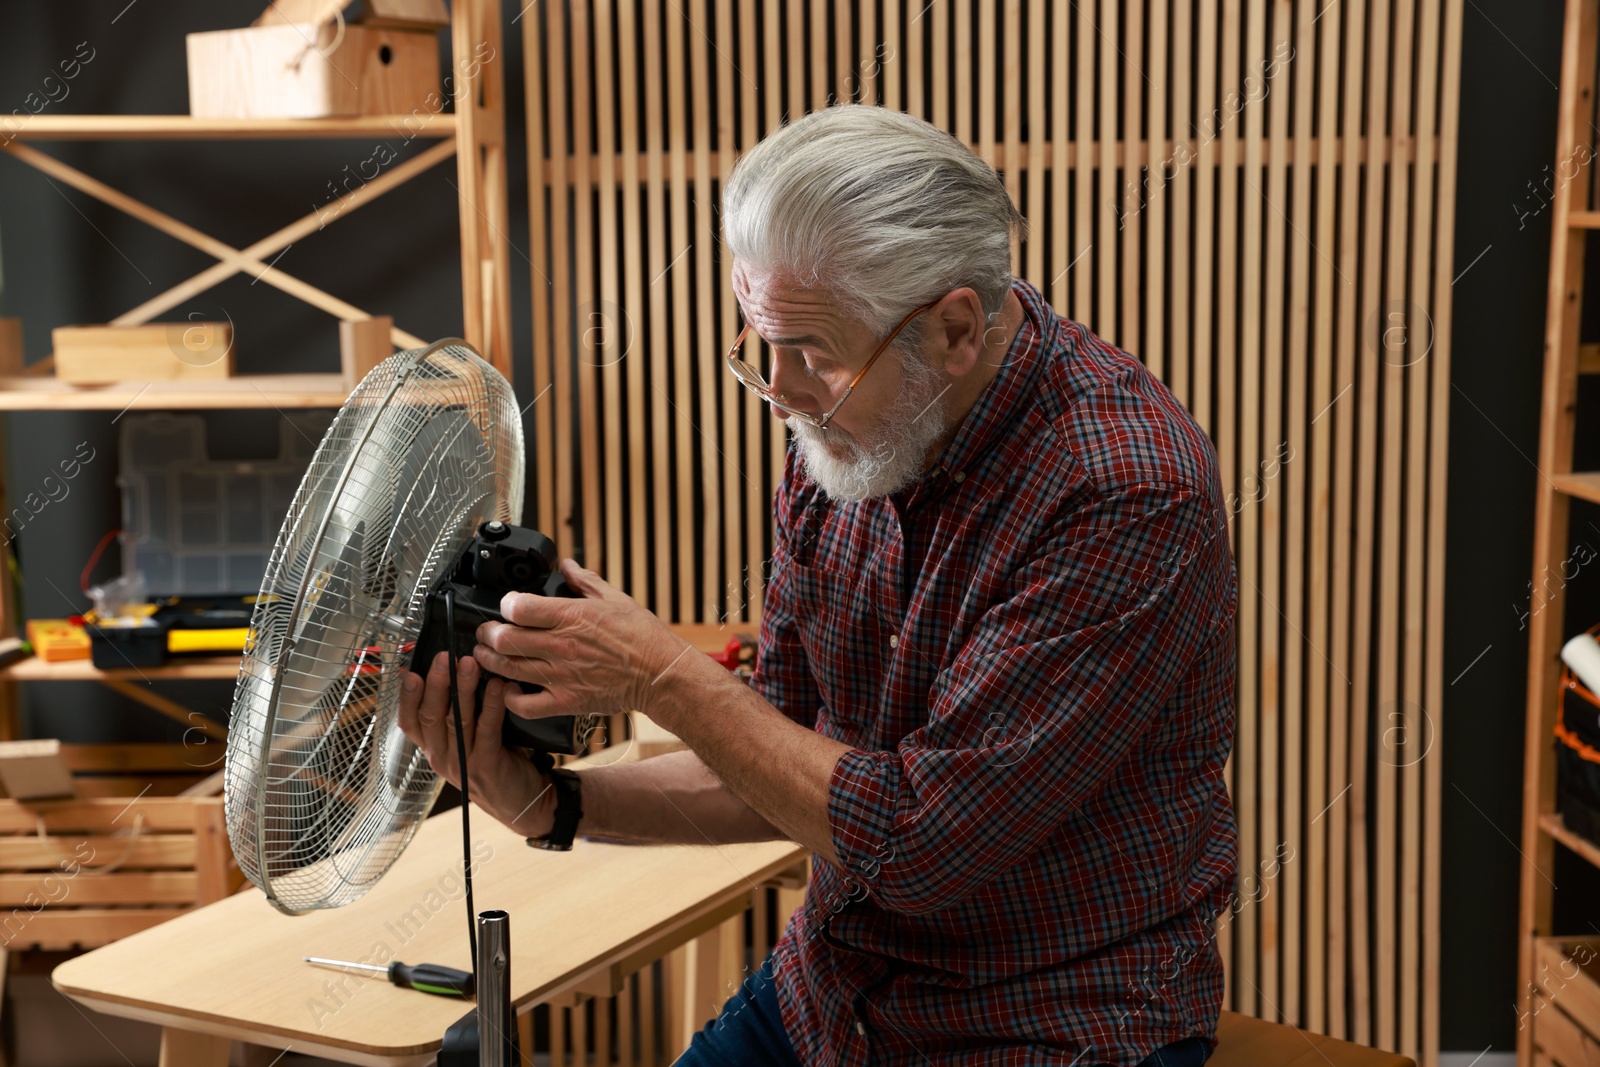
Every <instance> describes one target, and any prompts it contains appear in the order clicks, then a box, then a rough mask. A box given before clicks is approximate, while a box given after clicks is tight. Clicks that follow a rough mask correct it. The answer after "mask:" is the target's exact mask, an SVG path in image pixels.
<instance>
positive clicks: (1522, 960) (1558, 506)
mask: <svg viewBox="0 0 1600 1067" xmlns="http://www.w3.org/2000/svg"><path fill="white" fill-rule="evenodd" d="M1597 14H1600V13H1597V11H1596V4H1595V3H1594V0H1571V2H1569V3H1568V4H1567V5H1566V21H1565V24H1564V27H1563V32H1562V59H1561V90H1560V95H1559V110H1558V114H1557V120H1556V145H1555V148H1556V157H1557V158H1558V159H1559V158H1561V157H1562V156H1563V155H1564V154H1565V153H1566V152H1567V151H1568V147H1567V146H1568V145H1570V144H1572V143H1573V141H1572V140H1571V137H1572V135H1573V134H1574V133H1576V132H1578V131H1580V130H1582V129H1583V124H1584V123H1587V122H1588V121H1590V114H1589V112H1590V108H1591V106H1592V101H1591V100H1590V99H1585V98H1584V97H1583V96H1582V94H1584V93H1587V92H1588V91H1589V87H1590V86H1592V84H1593V79H1594V74H1595V45H1594V41H1595V37H1596V28H1597V25H1600V18H1597ZM1585 140H1587V138H1586V139H1585ZM1572 198H1573V192H1572V186H1571V183H1564V184H1560V185H1558V187H1557V189H1556V193H1555V200H1554V209H1553V211H1554V213H1553V216H1552V219H1551V227H1550V280H1549V291H1548V294H1547V297H1546V313H1545V346H1544V351H1545V363H1544V373H1543V387H1542V389H1541V396H1540V411H1541V414H1542V416H1543V417H1542V422H1541V427H1540V433H1539V459H1540V461H1541V462H1542V463H1545V464H1548V466H1545V467H1541V468H1540V469H1542V470H1546V471H1549V472H1551V473H1552V474H1555V475H1558V476H1559V475H1560V474H1562V473H1565V472H1567V471H1570V470H1571V467H1572V446H1573V440H1574V430H1575V427H1574V422H1575V419H1574V417H1573V415H1574V412H1575V410H1576V404H1577V376H1576V374H1575V373H1574V368H1575V366H1576V363H1577V347H1578V342H1579V336H1580V326H1581V323H1582V303H1583V301H1582V294H1583V291H1584V264H1585V254H1586V246H1587V241H1588V232H1587V231H1586V230H1583V229H1574V228H1571V227H1570V226H1568V225H1567V223H1568V222H1569V221H1570V216H1571V214H1572V211H1573V208H1574V207H1575V206H1578V205H1574V204H1573V202H1572ZM1570 503H1571V501H1570V498H1569V497H1568V496H1567V495H1566V494H1565V493H1561V492H1548V491H1545V492H1540V493H1539V494H1538V495H1537V497H1536V498H1535V506H1534V528H1533V545H1534V554H1533V577H1534V580H1536V581H1542V578H1541V576H1542V575H1544V574H1547V573H1548V568H1550V567H1552V566H1559V564H1560V561H1561V560H1563V559H1564V558H1566V549H1567V531H1568V525H1569V516H1570ZM1565 603H1566V595H1565V589H1564V588H1561V587H1558V588H1557V589H1556V590H1554V591H1553V594H1552V596H1551V597H1550V599H1549V601H1548V602H1547V603H1546V604H1545V605H1544V609H1543V610H1541V611H1539V612H1537V613H1535V614H1534V615H1533V617H1532V618H1531V620H1530V621H1529V624H1528V681H1527V698H1526V699H1527V705H1526V712H1525V730H1526V736H1525V741H1524V756H1523V759H1524V764H1523V787H1522V788H1523V798H1522V849H1521V852H1522V865H1521V870H1520V873H1521V887H1520V888H1521V892H1520V894H1519V896H1520V905H1519V908H1518V916H1517V920H1518V925H1517V929H1518V941H1519V944H1518V950H1519V951H1518V968H1517V969H1518V981H1517V991H1518V1001H1519V1005H1518V1009H1519V1010H1518V1014H1519V1016H1523V1015H1526V1014H1528V1012H1529V1011H1531V1009H1532V1003H1531V1001H1530V985H1531V983H1532V982H1533V981H1534V980H1535V973H1536V972H1535V970H1534V968H1535V967H1536V966H1537V963H1538V960H1537V957H1536V938H1537V937H1538V936H1539V935H1541V934H1548V933H1550V932H1551V922H1552V919H1553V904H1554V900H1553V889H1552V888H1551V887H1550V886H1549V885H1548V881H1549V878H1550V875H1549V873H1547V872H1549V871H1551V870H1552V861H1553V860H1554V848H1553V845H1552V844H1551V842H1550V840H1548V839H1546V838H1544V837H1542V836H1541V834H1540V832H1539V819H1540V816H1541V815H1543V814H1547V813H1551V812H1553V811H1554V808H1555V781H1554V774H1553V773H1552V772H1553V769H1554V768H1553V764H1554V759H1553V753H1552V752H1551V751H1550V740H1549V739H1550V731H1551V728H1552V726H1553V724H1554V719H1555V712H1556V708H1557V707H1558V703H1557V702H1558V701H1559V700H1560V690H1559V684H1560V683H1559V678H1560V671H1559V667H1558V664H1559V662H1560V661H1559V659H1558V656H1559V649H1560V646H1561V643H1562V641H1563V639H1564V636H1565V635H1564V634H1563V633H1562V627H1561V625H1560V620H1562V618H1563V616H1564V614H1565ZM1530 1049H1531V1042H1530V1034H1529V1033H1528V1032H1527V1028H1523V1029H1520V1030H1519V1031H1518V1033H1517V1050H1518V1055H1519V1056H1520V1057H1522V1058H1523V1059H1526V1058H1527V1056H1528V1053H1529V1051H1530Z"/></svg>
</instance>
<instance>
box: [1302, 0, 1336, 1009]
mask: <svg viewBox="0 0 1600 1067" xmlns="http://www.w3.org/2000/svg"><path fill="white" fill-rule="evenodd" d="M1307 6H1308V5H1307V3H1306V2H1304V0H1303V2H1302V4H1301V7H1300V8H1299V11H1300V14H1299V17H1298V24H1299V36H1298V39H1297V41H1296V55H1295V62H1294V66H1295V81H1296V85H1297V87H1298V86H1300V85H1303V84H1307V83H1309V81H1310V71H1311V69H1312V64H1311V63H1310V62H1309V61H1310V60H1311V59H1313V58H1314V57H1315V55H1316V51H1314V49H1313V43H1314V38H1313V37H1312V36H1311V35H1312V33H1313V31H1316V32H1320V33H1321V35H1322V37H1321V44H1320V46H1318V47H1320V50H1321V53H1322V55H1324V56H1326V57H1328V60H1327V67H1326V68H1325V70H1326V71H1327V72H1330V73H1324V74H1323V76H1322V79H1321V81H1322V82H1323V85H1322V86H1321V92H1320V93H1319V94H1318V104H1319V113H1318V119H1317V124H1318V129H1319V131H1320V137H1319V139H1318V141H1317V166H1316V189H1317V194H1316V195H1317V230H1316V245H1315V247H1316V248H1317V250H1318V263H1317V265H1316V287H1315V293H1314V295H1313V296H1312V301H1313V305H1312V306H1313V307H1314V308H1316V309H1318V310H1319V311H1320V313H1319V314H1317V315H1316V316H1315V323H1316V326H1315V329H1316V338H1315V343H1314V345H1313V354H1312V363H1313V366H1314V367H1315V369H1316V381H1315V383H1314V385H1313V388H1312V403H1311V407H1312V410H1313V412H1314V414H1313V415H1312V417H1311V434H1312V440H1311V444H1310V452H1309V453H1308V454H1307V456H1306V459H1308V460H1312V461H1313V466H1312V468H1311V472H1310V482H1311V511H1310V515H1309V516H1308V517H1307V526H1308V529H1309V530H1310V552H1309V553H1308V557H1307V564H1308V568H1309V570H1310V572H1311V573H1312V574H1329V573H1333V563H1332V560H1331V558H1330V555H1331V545H1330V537H1329V522H1330V518H1329V514H1330V513H1329V504H1330V500H1331V493H1332V489H1331V487H1330V485H1329V463H1328V462H1326V461H1323V460H1321V459H1320V457H1324V456H1328V455H1329V454H1330V451H1329V450H1330V447H1331V446H1330V441H1331V435H1332V429H1333V425H1334V422H1335V420H1334V419H1333V418H1332V417H1329V414H1328V413H1329V410H1330V408H1331V407H1332V405H1333V404H1334V403H1336V400H1335V391H1336V390H1339V389H1341V388H1342V383H1341V382H1338V381H1336V379H1335V378H1334V367H1333V325H1334V316H1333V315H1331V314H1329V313H1328V312H1327V310H1326V309H1328V308H1329V307H1330V306H1331V304H1332V302H1333V293H1334V271H1333V269H1332V266H1333V264H1332V257H1334V256H1337V255H1338V254H1339V250H1338V248H1337V246H1336V245H1335V243H1334V232H1335V231H1334V221H1335V216H1334V207H1335V206H1336V204H1337V199H1336V190H1337V176H1338V169H1337V163H1338V159H1337V155H1336V153H1337V149H1338V145H1339V139H1338V134H1339V130H1338V114H1339V112H1338V107H1339V97H1338V94H1337V93H1336V92H1334V85H1333V84H1331V82H1332V77H1333V76H1334V75H1336V74H1337V72H1338V64H1337V62H1336V57H1337V56H1338V55H1339V20H1338V19H1336V18H1330V19H1324V20H1321V25H1320V26H1316V25H1314V21H1315V17H1314V15H1313V16H1308V15H1306V13H1305V10H1306V7H1307ZM1310 6H1314V4H1311V5H1310ZM1297 91H1300V90H1299V89H1298V88H1297ZM1297 121H1298V120H1297ZM1300 129H1305V127H1304V126H1299V127H1298V128H1297V131H1296V136H1297V137H1299V136H1300V134H1299V132H1298V131H1299V130H1300ZM1307 137H1308V139H1309V134H1307ZM1308 143H1309V140H1308ZM1307 258H1308V259H1309V257H1307ZM1307 314H1308V315H1309V314H1310V312H1308V313H1307ZM1302 484H1303V483H1302ZM1339 540H1340V541H1341V542H1342V541H1344V540H1345V539H1344V538H1340V539H1339ZM1290 544H1294V541H1293V539H1292V538H1291V540H1290ZM1310 594H1311V595H1310V605H1311V606H1310V618H1309V628H1308V634H1307V642H1306V643H1307V644H1308V645H1310V647H1311V654H1309V655H1308V656H1307V657H1306V662H1307V664H1308V667H1309V672H1308V681H1307V685H1306V694H1307V702H1308V705H1309V707H1308V713H1309V714H1308V718H1307V726H1306V735H1307V737H1308V738H1309V744H1310V745H1311V746H1315V747H1313V748H1312V752H1311V758H1310V759H1309V761H1308V763H1309V775H1308V777H1309V783H1308V786H1309V787H1308V789H1307V794H1306V808H1307V811H1308V812H1316V814H1315V815H1312V816H1311V821H1310V824H1309V826H1308V828H1307V834H1306V838H1305V852H1304V854H1303V855H1304V866H1303V868H1302V870H1301V872H1300V873H1301V875H1302V876H1303V877H1304V878H1305V879H1306V951H1307V956H1308V963H1307V967H1306V990H1305V1019H1306V1021H1307V1024H1308V1028H1309V1029H1312V1030H1315V1031H1316V1032H1318V1033H1324V1032H1326V1027H1327V1019H1328V1000H1327V998H1328V990H1329V988H1330V987H1332V982H1331V981H1330V978H1329V972H1330V970H1331V968H1332V957H1333V956H1334V955H1335V954H1336V953H1337V952H1338V951H1339V946H1338V944H1337V943H1335V942H1334V940H1333V939H1332V937H1331V936H1330V929H1331V927H1332V926H1333V925H1334V924H1335V923H1337V922H1338V921H1339V920H1340V919H1341V918H1342V917H1340V916H1337V915H1335V914H1333V912H1332V909H1331V908H1330V906H1329V903H1328V900H1329V895H1330V894H1329V881H1330V879H1331V878H1332V863H1331V858H1330V857H1329V851H1330V848H1331V846H1330V845H1329V843H1328V842H1329V841H1330V835H1329V832H1328V830H1329V821H1325V820H1327V811H1328V805H1329V803H1331V801H1332V796H1331V793H1332V792H1333V789H1332V788H1330V783H1332V782H1337V781H1341V780H1342V779H1341V778H1340V777H1339V776H1338V775H1336V774H1335V773H1334V762H1335V761H1334V758H1333V755H1332V752H1333V749H1334V747H1335V745H1336V743H1337V740H1338V738H1339V737H1341V736H1343V731H1342V730H1341V729H1340V728H1339V727H1338V726H1336V725H1330V724H1331V723H1332V721H1333V720H1332V716H1331V714H1330V711H1331V709H1330V707H1329V705H1330V703H1331V701H1332V694H1331V693H1330V687H1331V686H1333V685H1334V684H1335V682H1334V675H1333V674H1332V672H1330V670H1329V661H1328V658H1327V656H1326V655H1323V654H1322V653H1321V652H1320V651H1319V650H1322V649H1326V648H1328V647H1329V642H1328V634H1329V624H1328V611H1329V595H1328V594H1329V589H1328V583H1327V582H1323V581H1314V582H1312V583H1311V589H1310ZM1330 729H1331V730H1332V731H1333V733H1332V735H1331V736H1330V734H1329V731H1330ZM1324 747H1325V748H1326V750H1327V752H1328V755H1327V756H1326V758H1324V756H1323V752H1322V751H1321V749H1322V748H1324ZM1334 788H1337V787H1334ZM1340 992H1341V996H1342V992H1343V991H1342V990H1341V991H1340Z"/></svg>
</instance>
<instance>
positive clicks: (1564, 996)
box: [1518, 937, 1600, 1067]
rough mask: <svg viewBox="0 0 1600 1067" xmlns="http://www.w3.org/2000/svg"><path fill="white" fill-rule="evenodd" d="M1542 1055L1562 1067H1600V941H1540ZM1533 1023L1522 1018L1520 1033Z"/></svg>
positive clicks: (1537, 1033) (1538, 1032)
mask: <svg viewBox="0 0 1600 1067" xmlns="http://www.w3.org/2000/svg"><path fill="white" fill-rule="evenodd" d="M1533 945H1534V987H1535V995H1534V998H1533V1009H1532V1019H1531V1021H1532V1023H1533V1044H1534V1047H1535V1048H1536V1049H1538V1050H1539V1051H1540V1052H1542V1053H1543V1054H1544V1055H1546V1056H1548V1057H1549V1058H1550V1060H1552V1061H1554V1062H1555V1063H1559V1064H1560V1065H1561V1067H1600V940H1596V939H1594V938H1581V937H1579V938H1563V937H1538V938H1534V942H1533ZM1529 1021H1530V1020H1528V1019H1526V1018H1519V1019H1518V1023H1519V1027H1520V1026H1521V1025H1525V1024H1526V1023H1527V1022H1529Z"/></svg>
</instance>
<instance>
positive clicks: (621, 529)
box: [595, 3, 648, 593]
mask: <svg viewBox="0 0 1600 1067" xmlns="http://www.w3.org/2000/svg"><path fill="white" fill-rule="evenodd" d="M647 6H648V5H647ZM597 10H598V11H600V12H603V13H604V16H603V17H604V20H605V24H604V29H603V30H601V28H600V27H601V19H600V18H596V19H595V27H596V33H595V54H596V56H597V57H598V61H597V62H596V63H595V68H596V69H595V86H596V93H595V95H596V96H597V97H598V99H599V101H600V110H599V112H598V114H599V119H600V121H599V124H598V126H597V129H598V131H599V138H600V160H601V164H600V166H601V176H602V177H601V182H600V299H601V306H602V308H603V309H604V311H603V314H604V315H605V316H606V317H607V319H608V320H609V322H608V323H607V333H608V338H607V339H608V340H609V341H610V344H609V345H608V347H607V350H606V354H605V358H604V359H603V360H601V363H600V370H599V376H600V385H601V390H602V393H603V395H604V397H605V399H604V401H603V403H602V406H601V420H602V424H603V425H604V427H605V439H606V444H605V468H604V473H603V474H602V475H601V481H602V484H603V486H604V492H605V516H606V517H605V523H606V566H605V570H604V572H603V573H604V574H605V575H606V579H607V581H609V582H610V583H611V584H612V585H615V586H617V587H618V588H620V589H632V588H635V585H634V582H633V577H634V574H636V573H637V571H638V569H639V568H640V567H642V565H643V562H644V561H643V559H642V558H639V556H637V555H636V556H635V558H634V559H633V560H632V564H633V566H632V568H631V571H630V568H629V566H628V564H629V562H630V561H629V559H628V556H629V551H628V550H629V547H630V543H629V537H628V535H629V534H630V533H633V532H634V527H635V526H636V525H642V524H630V523H627V522H624V521H623V499H624V497H625V496H630V494H629V493H628V490H629V489H630V488H631V489H632V494H631V499H632V501H633V502H634V503H635V504H637V503H638V501H639V498H640V497H642V495H643V493H644V486H643V479H642V478H639V477H637V476H636V477H634V478H632V479H630V478H628V477H627V475H626V474H625V473H624V466H623V463H624V459H625V458H626V460H627V461H628V463H629V465H630V467H631V469H632V470H633V471H634V472H636V473H637V472H642V471H643V470H644V469H645V468H644V467H643V466H641V460H642V459H643V458H644V453H645V449H646V445H645V442H644V440H643V438H644V433H643V427H644V425H645V421H644V419H645V415H644V388H643V383H642V382H640V380H639V374H638V373H636V372H639V371H640V368H639V367H638V366H637V365H638V364H639V363H641V362H643V359H634V360H629V359H628V356H629V355H630V354H631V345H632V342H633V339H634V338H635V337H636V336H637V335H638V334H639V333H640V332H641V331H642V330H643V329H644V305H643V302H642V300H641V299H640V297H641V293H640V287H641V284H642V283H641V282H640V280H639V275H640V272H641V271H642V270H643V266H642V257H641V254H640V252H641V249H640V245H641V244H642V243H643V238H644V235H643V233H642V232H641V231H640V229H639V164H640V159H639V155H640V153H639V116H638V112H637V110H636V101H637V99H638V96H637V93H638V77H639V67H638V62H639V60H638V56H637V55H636V54H635V52H634V49H635V48H636V47H637V46H638V37H637V32H638V31H637V28H636V26H635V23H634V17H635V13H636V8H635V5H633V4H618V5H616V8H615V16H616V21H615V23H613V22H612V5H611V4H610V3H602V4H599V5H598V6H597ZM613 48H615V49H616V50H617V56H616V59H615V64H616V65H615V67H613V65H612V64H613V60H612V55H611V53H612V49H613ZM619 128H620V131H621V133H620V140H621V147H620V149H619V148H618V147H617V138H618V130H619ZM619 163H620V168H621V172H622V176H621V185H620V189H619V187H618V184H617V182H616V176H617V169H618V166H619ZM619 198H620V199H621V201H622V212H621V213H622V232H621V234H620V237H619V235H618V232H617V201H618V199H619ZM619 240H620V242H621V245H622V252H621V256H620V262H619V257H618V252H617V245H618V242H619ZM624 371H626V383H624ZM624 388H626V395H624ZM624 428H627V429H630V430H633V432H630V433H628V434H627V435H626V436H624V434H623V430H624ZM638 514H639V512H635V515H638ZM638 545H639V535H638V534H637V533H635V534H634V537H633V539H632V547H634V548H637V547H638ZM642 584H643V583H642V582H641V583H639V586H640V587H641V593H642Z"/></svg>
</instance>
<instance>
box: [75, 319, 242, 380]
mask: <svg viewBox="0 0 1600 1067" xmlns="http://www.w3.org/2000/svg"><path fill="white" fill-rule="evenodd" d="M50 336H51V340H52V341H53V342H54V344H55V358H56V377H57V378H59V379H60V380H61V381H64V382H72V383H73V384H75V385H105V384H107V383H109V382H161V381H173V380H178V379H182V380H190V379H199V380H207V381H214V380H216V379H219V378H229V377H232V375H233V326H232V325H231V324H229V323H226V322H153V323H150V324H149V325H146V326H62V327H58V328H57V329H55V330H53V331H52V332H51V335H50Z"/></svg>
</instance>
